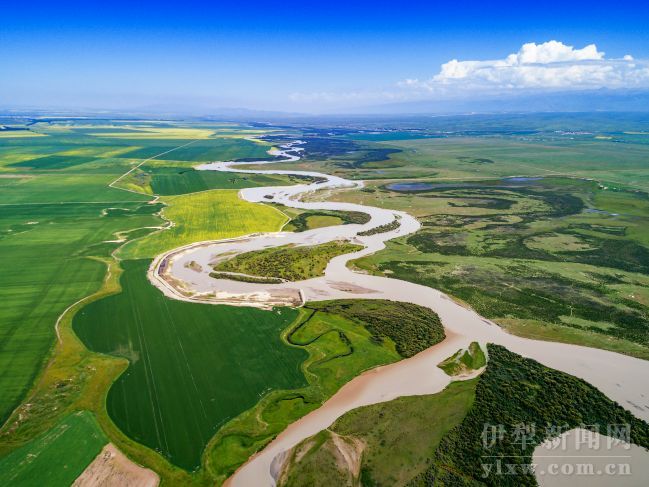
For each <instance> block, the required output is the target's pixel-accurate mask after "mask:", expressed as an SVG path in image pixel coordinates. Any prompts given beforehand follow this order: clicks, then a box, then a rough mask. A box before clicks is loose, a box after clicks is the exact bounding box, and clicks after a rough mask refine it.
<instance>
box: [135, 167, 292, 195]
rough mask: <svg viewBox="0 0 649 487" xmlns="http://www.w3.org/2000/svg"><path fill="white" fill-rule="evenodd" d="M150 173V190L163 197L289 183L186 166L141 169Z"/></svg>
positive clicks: (275, 177) (254, 175)
mask: <svg viewBox="0 0 649 487" xmlns="http://www.w3.org/2000/svg"><path fill="white" fill-rule="evenodd" d="M142 169H143V170H144V171H147V172H150V173H151V183H150V184H151V190H152V191H153V193H154V194H159V195H163V196H167V195H177V194H186V193H195V192H197V191H205V190H208V189H241V188H250V187H256V186H271V185H275V186H281V185H286V184H290V182H289V180H288V178H285V177H280V176H272V175H268V176H266V175H263V174H259V175H258V174H237V173H228V172H219V171H197V170H195V169H188V168H186V167H169V166H166V167H163V168H159V167H152V168H147V167H143V168H142Z"/></svg>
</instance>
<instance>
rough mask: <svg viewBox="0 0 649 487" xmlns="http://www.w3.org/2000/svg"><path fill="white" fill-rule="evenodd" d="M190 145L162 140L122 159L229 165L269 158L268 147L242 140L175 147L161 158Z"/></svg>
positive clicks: (209, 141)
mask: <svg viewBox="0 0 649 487" xmlns="http://www.w3.org/2000/svg"><path fill="white" fill-rule="evenodd" d="M163 135H164V134H163ZM190 141H191V138H189V140H172V139H171V138H170V139H168V140H167V141H165V140H164V138H161V139H158V140H155V139H154V140H152V141H151V143H152V144H154V145H151V146H149V147H143V148H141V149H138V150H134V151H132V152H129V153H128V154H127V155H126V156H125V157H128V158H132V159H148V158H150V157H153V156H156V159H158V160H161V161H191V162H212V161H231V160H236V159H246V158H254V159H268V158H269V157H270V156H269V155H268V154H267V152H266V151H267V150H268V149H270V146H269V145H266V144H261V143H256V142H252V141H250V140H247V139H244V138H230V137H227V138H226V137H219V138H213V139H205V140H199V141H197V142H193V143H192V144H191V145H186V146H185V147H179V148H178V149H175V150H173V151H171V152H168V153H166V154H163V153H164V152H166V151H168V150H169V149H171V148H173V147H177V146H180V145H181V144H183V143H187V142H190ZM143 142H144V141H142V140H136V141H133V145H141V144H143ZM147 142H148V141H147Z"/></svg>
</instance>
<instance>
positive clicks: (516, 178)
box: [503, 176, 543, 183]
mask: <svg viewBox="0 0 649 487" xmlns="http://www.w3.org/2000/svg"><path fill="white" fill-rule="evenodd" d="M541 179H543V178H540V177H525V176H514V177H511V178H503V181H505V182H511V183H527V182H529V181H540V180H541Z"/></svg>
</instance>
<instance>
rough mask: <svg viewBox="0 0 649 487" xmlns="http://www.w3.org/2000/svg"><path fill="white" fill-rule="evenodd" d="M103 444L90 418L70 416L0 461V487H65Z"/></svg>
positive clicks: (101, 434)
mask: <svg viewBox="0 0 649 487" xmlns="http://www.w3.org/2000/svg"><path fill="white" fill-rule="evenodd" d="M106 443H107V439H106V436H105V435H104V433H103V432H102V431H101V429H100V427H99V424H97V421H96V420H95V418H94V417H93V415H92V414H90V413H89V412H87V411H81V412H77V413H73V414H70V415H68V416H66V417H65V418H64V419H63V420H62V421H61V422H60V423H59V424H57V425H56V426H55V427H54V428H52V429H51V430H49V431H48V432H47V433H46V434H44V435H41V436H39V437H37V438H34V439H33V440H32V441H30V442H29V443H27V444H26V445H24V446H22V447H21V448H18V449H16V450H14V451H12V452H11V453H9V454H8V455H6V456H3V457H1V458H0V483H1V484H2V485H12V486H16V487H28V486H33V485H34V483H35V482H37V483H41V484H45V485H48V486H52V487H68V486H69V485H71V484H72V482H74V480H75V479H76V478H77V477H78V476H79V475H80V474H81V472H83V471H84V470H85V468H86V467H87V466H88V465H89V464H90V463H91V462H92V461H93V460H94V459H95V457H96V456H97V455H98V454H99V452H100V451H101V449H102V448H103V446H104V445H105V444H106ZM62 453H63V454H62Z"/></svg>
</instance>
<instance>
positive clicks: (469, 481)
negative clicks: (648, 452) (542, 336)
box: [413, 345, 649, 485]
mask: <svg viewBox="0 0 649 487" xmlns="http://www.w3.org/2000/svg"><path fill="white" fill-rule="evenodd" d="M488 352H489V364H488V365H487V369H486V371H485V372H483V373H482V375H481V376H480V380H479V381H478V386H477V388H476V396H475V401H474V403H473V407H472V408H471V410H470V411H469V413H468V414H467V415H466V417H465V418H464V420H463V421H462V423H461V424H460V425H459V426H457V427H455V428H454V429H453V430H452V431H451V432H450V433H448V434H447V435H446V436H445V437H444V438H443V439H442V441H441V442H440V444H439V447H438V448H437V450H436V452H435V456H434V457H433V462H432V465H431V466H430V468H429V469H428V470H427V471H426V473H424V474H422V475H421V476H420V477H419V478H418V479H417V481H416V482H414V483H413V485H536V478H535V477H534V474H533V472H532V470H531V468H522V467H525V466H527V467H529V466H530V464H531V462H532V453H533V451H534V448H535V447H536V446H538V445H540V444H541V443H543V441H545V440H546V439H550V438H554V437H556V436H558V435H560V434H561V433H563V432H566V431H569V430H570V429H573V428H578V427H582V426H584V425H588V426H589V427H594V428H595V430H596V431H597V432H599V433H600V434H602V435H606V434H607V425H623V424H628V425H630V427H631V429H630V433H631V442H632V443H634V444H636V445H639V446H642V447H644V448H648V447H649V424H647V423H645V422H644V421H641V420H639V419H637V418H636V417H635V416H634V415H633V414H631V413H630V412H629V411H627V410H626V409H624V408H622V406H620V405H619V404H617V403H615V402H613V401H611V400H610V399H609V398H607V397H606V396H605V395H604V394H602V393H601V392H600V391H599V390H597V389H596V388H595V387H593V386H591V385H590V384H588V383H587V382H586V381H584V380H581V379H577V378H576V377H573V376H571V375H568V374H565V373H563V372H559V371H556V370H554V369H550V368H548V367H545V366H543V365H541V364H539V363H538V362H536V361H535V360H531V359H526V358H523V357H521V356H520V355H517V354H514V353H512V352H510V351H508V350H507V349H505V348H504V347H501V346H499V345H489V346H488ZM503 398H507V400H506V401H504V400H503ZM490 425H495V427H498V425H502V429H503V431H504V434H503V435H502V438H500V437H499V436H498V435H497V436H496V437H495V441H491V438H492V437H490V436H486V437H485V428H487V434H489V431H490V430H489V426H490ZM521 425H523V426H521ZM485 438H486V441H485ZM499 461H500V462H502V463H510V464H515V465H518V466H519V468H517V469H516V475H515V476H509V478H508V479H504V478H503V476H502V475H498V471H497V464H498V462H499ZM503 482H505V484H503Z"/></svg>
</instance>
